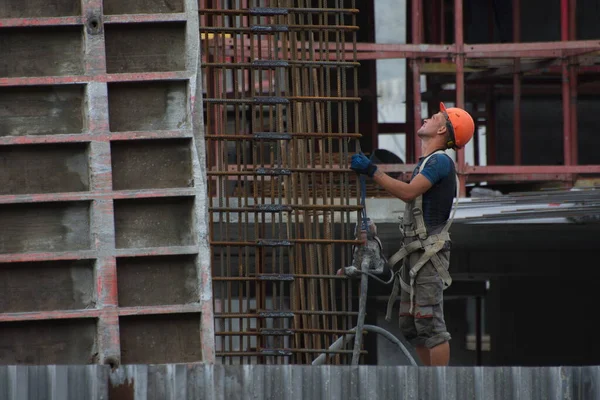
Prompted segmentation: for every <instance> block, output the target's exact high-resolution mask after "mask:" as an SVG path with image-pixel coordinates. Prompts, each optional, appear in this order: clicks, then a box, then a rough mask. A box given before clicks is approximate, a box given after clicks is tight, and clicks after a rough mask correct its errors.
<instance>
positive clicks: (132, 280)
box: [0, 256, 198, 307]
mask: <svg viewBox="0 0 600 400" xmlns="http://www.w3.org/2000/svg"><path fill="white" fill-rule="evenodd" d="M195 258H196V257H195V256H161V257H142V258H121V259H118V260H117V280H118V290H119V306H120V307H137V306H154V305H173V304H188V303H197V302H198V285H197V281H198V274H197V272H196V265H195ZM0 304H1V303H0Z"/></svg>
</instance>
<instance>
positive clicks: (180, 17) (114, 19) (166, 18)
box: [104, 13, 187, 24]
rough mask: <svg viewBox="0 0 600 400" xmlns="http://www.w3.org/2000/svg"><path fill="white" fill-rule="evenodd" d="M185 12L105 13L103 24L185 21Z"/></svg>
mask: <svg viewBox="0 0 600 400" xmlns="http://www.w3.org/2000/svg"><path fill="white" fill-rule="evenodd" d="M185 21H187V16H186V15H185V13H173V14H130V15H105V16H104V23H105V24H126V23H143V22H185Z"/></svg>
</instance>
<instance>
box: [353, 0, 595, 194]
mask: <svg viewBox="0 0 600 400" xmlns="http://www.w3.org/2000/svg"><path fill="white" fill-rule="evenodd" d="M448 3H450V5H452V3H453V6H454V10H453V16H454V27H453V31H454V43H448V38H447V37H446V35H445V33H446V31H447V30H446V29H445V24H446V19H445V18H444V15H445V13H446V12H447V11H449V10H448ZM425 4H426V5H427V6H428V7H426V9H424V7H423V5H424V3H423V0H408V9H407V14H409V15H410V17H409V18H408V25H409V26H410V30H409V36H410V37H411V43H410V44H373V43H359V45H358V51H359V54H358V59H359V60H380V59H392V58H406V59H407V63H408V65H409V67H410V68H407V78H406V82H407V94H408V95H407V121H408V122H407V123H406V124H405V125H404V126H402V127H401V128H403V129H404V131H405V132H407V135H406V138H407V157H406V158H407V160H405V161H406V163H407V164H413V163H415V161H416V159H417V158H418V156H419V153H420V144H419V140H418V138H417V136H416V131H417V129H418V127H419V126H418V125H419V123H420V121H421V119H422V118H421V115H422V114H421V102H422V100H423V99H422V87H421V81H420V79H419V78H420V76H421V74H425V75H426V76H427V77H428V78H429V77H431V76H432V74H435V72H436V68H435V64H439V63H450V64H454V65H455V70H454V73H455V79H454V82H455V85H456V86H455V90H454V93H452V92H451V91H444V93H442V94H439V95H436V94H433V95H432V96H430V97H429V98H428V99H427V102H428V105H429V108H430V109H431V111H433V112H435V111H434V110H437V104H438V103H439V101H449V102H453V103H454V104H455V105H456V106H457V107H465V105H466V102H467V101H469V102H472V101H473V100H474V98H477V99H483V102H484V103H485V111H484V112H477V111H475V112H474V114H475V115H474V117H475V120H476V121H477V122H476V123H477V124H485V125H486V127H487V135H488V139H489V140H488V141H487V155H488V165H485V166H483V165H479V161H478V157H477V156H478V155H477V152H476V154H475V165H467V164H466V163H465V153H464V150H461V151H459V152H458V154H457V166H458V172H459V176H460V181H461V189H462V191H461V195H463V196H464V195H465V194H466V190H465V185H466V183H467V182H470V183H476V182H482V181H487V182H510V181H564V182H569V183H572V182H573V181H574V180H575V179H576V177H577V175H579V174H600V165H579V164H578V154H577V145H578V140H577V137H578V135H577V130H578V129H577V95H578V84H577V82H578V76H579V75H580V74H584V73H598V72H600V68H599V67H598V66H589V65H583V63H584V60H585V57H586V56H589V55H590V54H591V53H593V52H597V51H599V50H600V41H599V40H576V39H577V38H576V18H575V17H576V0H561V2H560V7H561V10H560V11H561V14H560V15H561V18H560V23H561V41H559V42H536V43H521V42H520V37H521V28H520V27H521V24H520V23H514V24H513V25H514V26H513V42H512V43H491V44H467V43H465V41H464V36H463V32H464V23H463V11H464V10H463V0H454V1H453V2H452V1H446V0H433V1H432V2H431V3H425ZM488 7H489V10H492V8H493V2H491V1H490V2H489V4H488ZM513 20H514V21H519V22H521V23H522V21H521V2H520V0H513ZM424 21H431V24H432V26H431V29H430V30H429V31H428V32H429V37H428V39H429V42H426V41H425V22H424ZM490 25H491V24H490ZM492 34H493V32H492ZM492 34H491V35H492ZM491 35H490V36H491ZM490 41H492V40H490ZM499 59H512V65H508V66H501V67H496V68H492V66H493V61H497V60H499ZM472 61H478V62H479V63H480V64H482V65H486V64H487V65H488V66H490V68H489V69H487V70H486V71H484V72H476V73H475V74H474V76H469V78H470V79H469V84H468V85H466V84H465V75H466V71H465V69H466V68H465V66H466V64H467V63H469V62H472ZM555 64H559V65H555ZM441 71H444V72H447V71H448V68H443V69H442V68H440V72H441ZM524 73H527V74H528V75H532V74H536V73H538V74H542V73H544V74H554V75H556V74H560V76H561V78H562V80H561V83H560V91H561V93H562V119H563V128H562V130H563V135H562V137H563V159H564V162H563V165H561V166H555V165H552V166H543V165H541V166H525V165H522V128H521V98H522V97H523V95H524V94H530V93H532V92H533V91H534V90H536V91H537V92H536V93H544V91H546V92H547V91H548V90H549V87H547V86H546V87H544V88H533V87H531V88H530V87H527V86H526V85H525V83H524V82H523V74H524ZM476 74H480V76H481V77H487V78H490V77H494V76H502V75H508V76H510V75H512V76H513V85H512V87H509V88H508V90H509V91H510V93H512V96H513V104H514V110H513V116H514V121H515V123H514V129H513V134H514V149H513V151H514V163H513V165H496V162H495V146H494V140H493V139H494V135H495V132H494V118H495V115H494V110H493V108H494V105H493V95H492V93H493V91H494V89H496V90H499V89H498V88H495V87H494V84H493V83H489V81H487V82H485V83H481V82H477V79H473V78H477V75H476ZM555 87H556V86H555ZM500 90H502V89H500ZM478 120H479V121H478ZM398 125H402V124H398ZM397 129H398V127H396V130H397ZM361 133H363V135H366V134H367V133H366V132H361ZM372 135H374V136H373V142H374V143H375V146H376V143H377V138H376V136H377V132H373V133H372ZM474 141H475V142H476V141H477V135H475V137H474ZM412 168H413V166H412V165H387V166H386V171H388V172H391V173H404V178H405V179H408V175H407V174H408V173H410V172H412Z"/></svg>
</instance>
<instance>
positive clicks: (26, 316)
mask: <svg viewBox="0 0 600 400" xmlns="http://www.w3.org/2000/svg"><path fill="white" fill-rule="evenodd" d="M99 315H100V310H94V309H89V310H69V311H38V312H22V313H5V314H0V322H17V321H46V320H55V319H80V318H98V317H99Z"/></svg>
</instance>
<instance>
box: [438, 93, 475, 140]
mask: <svg viewBox="0 0 600 400" xmlns="http://www.w3.org/2000/svg"><path fill="white" fill-rule="evenodd" d="M440 110H441V111H442V114H444V117H446V122H447V124H446V125H447V126H448V130H449V131H450V140H449V141H448V143H447V144H448V147H449V148H455V149H462V148H463V147H464V146H465V145H466V144H467V143H468V142H469V140H471V138H472V137H473V133H474V132H475V122H474V121H473V117H471V115H470V114H469V113H468V112H466V111H465V110H463V109H462V108H457V107H451V108H446V106H445V105H444V103H440Z"/></svg>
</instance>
